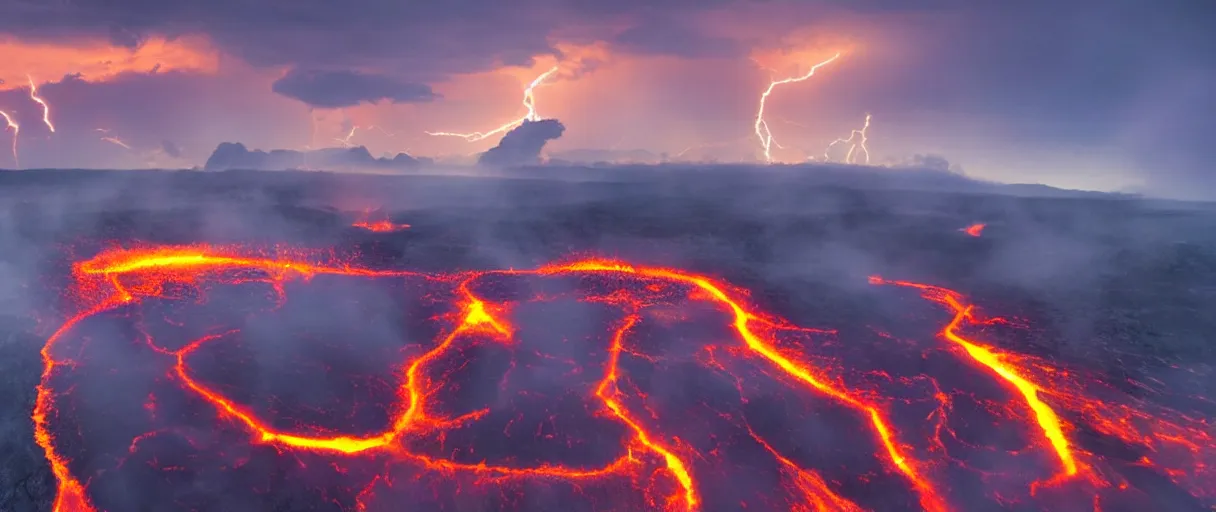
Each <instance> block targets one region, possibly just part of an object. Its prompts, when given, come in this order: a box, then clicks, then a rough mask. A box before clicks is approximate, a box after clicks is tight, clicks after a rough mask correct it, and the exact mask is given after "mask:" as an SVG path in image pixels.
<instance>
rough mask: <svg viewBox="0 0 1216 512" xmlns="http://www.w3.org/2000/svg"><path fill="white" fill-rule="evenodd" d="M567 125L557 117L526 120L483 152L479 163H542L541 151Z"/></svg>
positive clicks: (512, 164) (513, 164) (559, 135)
mask: <svg viewBox="0 0 1216 512" xmlns="http://www.w3.org/2000/svg"><path fill="white" fill-rule="evenodd" d="M565 131H566V127H565V126H562V123H561V122H559V121H558V120H556V119H542V120H540V121H524V123H523V124H521V125H519V126H517V127H515V129H513V130H511V131H509V132H507V134H506V135H504V136H503V137H502V140H501V141H499V142H498V145H497V146H494V147H493V148H490V150H489V151H486V152H485V153H482V154H481V157H480V158H479V159H478V163H480V164H482V165H493V166H499V167H511V166H520V165H533V164H537V163H540V152H541V150H543V149H544V148H545V144H547V143H548V142H549V141H551V140H554V139H557V138H559V137H561V136H562V133H564V132H565Z"/></svg>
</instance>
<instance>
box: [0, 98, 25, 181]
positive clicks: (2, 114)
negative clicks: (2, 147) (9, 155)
mask: <svg viewBox="0 0 1216 512" xmlns="http://www.w3.org/2000/svg"><path fill="white" fill-rule="evenodd" d="M0 117H3V118H4V121H5V123H8V126H7V127H6V128H5V130H8V129H12V130H13V164H15V165H16V166H17V167H21V157H20V156H18V155H17V135H18V134H20V133H21V125H19V124H17V122H16V121H13V118H12V116H10V115H8V112H5V111H3V110H0Z"/></svg>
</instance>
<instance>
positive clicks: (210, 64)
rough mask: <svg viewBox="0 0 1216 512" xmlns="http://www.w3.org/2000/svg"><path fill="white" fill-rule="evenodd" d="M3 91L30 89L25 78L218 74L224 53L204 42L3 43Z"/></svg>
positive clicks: (0, 63) (0, 64)
mask: <svg viewBox="0 0 1216 512" xmlns="http://www.w3.org/2000/svg"><path fill="white" fill-rule="evenodd" d="M0 55H4V58H3V59H0V80H3V81H4V82H3V84H2V85H0V89H13V88H20V87H25V86H26V75H27V74H29V75H33V76H36V77H38V78H39V79H41V80H50V81H57V80H58V79H59V77H62V76H64V75H68V74H73V73H80V74H81V75H82V78H83V79H84V80H88V81H105V80H107V79H109V78H111V77H113V76H115V75H118V74H120V73H125V72H139V73H148V72H152V71H153V70H157V71H196V72H203V73H214V72H216V71H217V70H218V69H219V53H218V52H216V51H215V50H214V49H213V48H211V45H210V44H208V42H207V41H206V40H205V39H203V38H199V37H183V38H176V39H172V40H170V39H165V38H162V37H154V38H150V39H148V40H147V41H144V42H143V43H142V44H140V45H139V46H138V47H136V48H126V47H122V46H115V45H113V44H110V43H109V42H107V41H101V40H86V41H73V42H56V43H50V42H25V41H19V40H17V39H13V38H0Z"/></svg>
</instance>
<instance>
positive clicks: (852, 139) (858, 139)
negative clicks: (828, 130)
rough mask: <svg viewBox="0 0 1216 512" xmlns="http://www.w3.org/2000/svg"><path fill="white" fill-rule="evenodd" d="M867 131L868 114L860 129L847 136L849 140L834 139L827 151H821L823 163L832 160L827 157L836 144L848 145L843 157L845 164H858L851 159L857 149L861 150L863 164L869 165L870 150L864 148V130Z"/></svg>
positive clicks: (868, 124)
mask: <svg viewBox="0 0 1216 512" xmlns="http://www.w3.org/2000/svg"><path fill="white" fill-rule="evenodd" d="M868 129H870V114H866V121H865V124H863V125H861V129H860V130H853V132H852V133H850V134H849V138H847V139H836V140H834V141H832V143H831V144H828V147H827V149H824V150H823V160H824V161H825V162H830V161H831V160H832V157H831V156H829V154H830V152H831V151H832V147H834V146H836V145H837V144H850V146H849V152H848V154H846V155H845V156H844V163H846V164H855V163H858V162H857V159H855V158H853V155H854V154H855V153H856V152H857V150H858V149H861V154H862V155H865V163H866V164H869V163H870V149H869V148H867V147H866V140H867V139H866V130H868Z"/></svg>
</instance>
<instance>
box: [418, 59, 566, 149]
mask: <svg viewBox="0 0 1216 512" xmlns="http://www.w3.org/2000/svg"><path fill="white" fill-rule="evenodd" d="M557 69H558V67H557V66H553V67H552V68H549V70H548V71H545V72H544V73H541V75H540V76H538V77H536V79H535V80H532V83H530V84H528V87H526V88H524V99H523V104H524V108H526V109H528V112H527V113H525V114H524V115H523V117H520V118H519V119H516V120H514V121H508V122H506V123H504V124H502V125H500V126H499V127H497V128H494V129H493V130H490V131H488V132H471V133H455V132H426V134H427V135H433V136H436V137H460V138H462V139H464V140H467V141H469V142H477V141H479V140H483V139H486V138H488V137H493V136H494V135H498V134H500V133H505V132H507V131H510V130H511V129H513V128H515V127H516V126H519V125H521V124H523V123H524V121H539V120H540V115H538V114H537V113H536V96H534V95H533V93H532V91H533V90H534V89H536V88H537V87H538V86H540V85H541V84H542V83H544V82H545V80H548V79H549V77H550V76H552V75H553V74H554V73H557Z"/></svg>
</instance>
